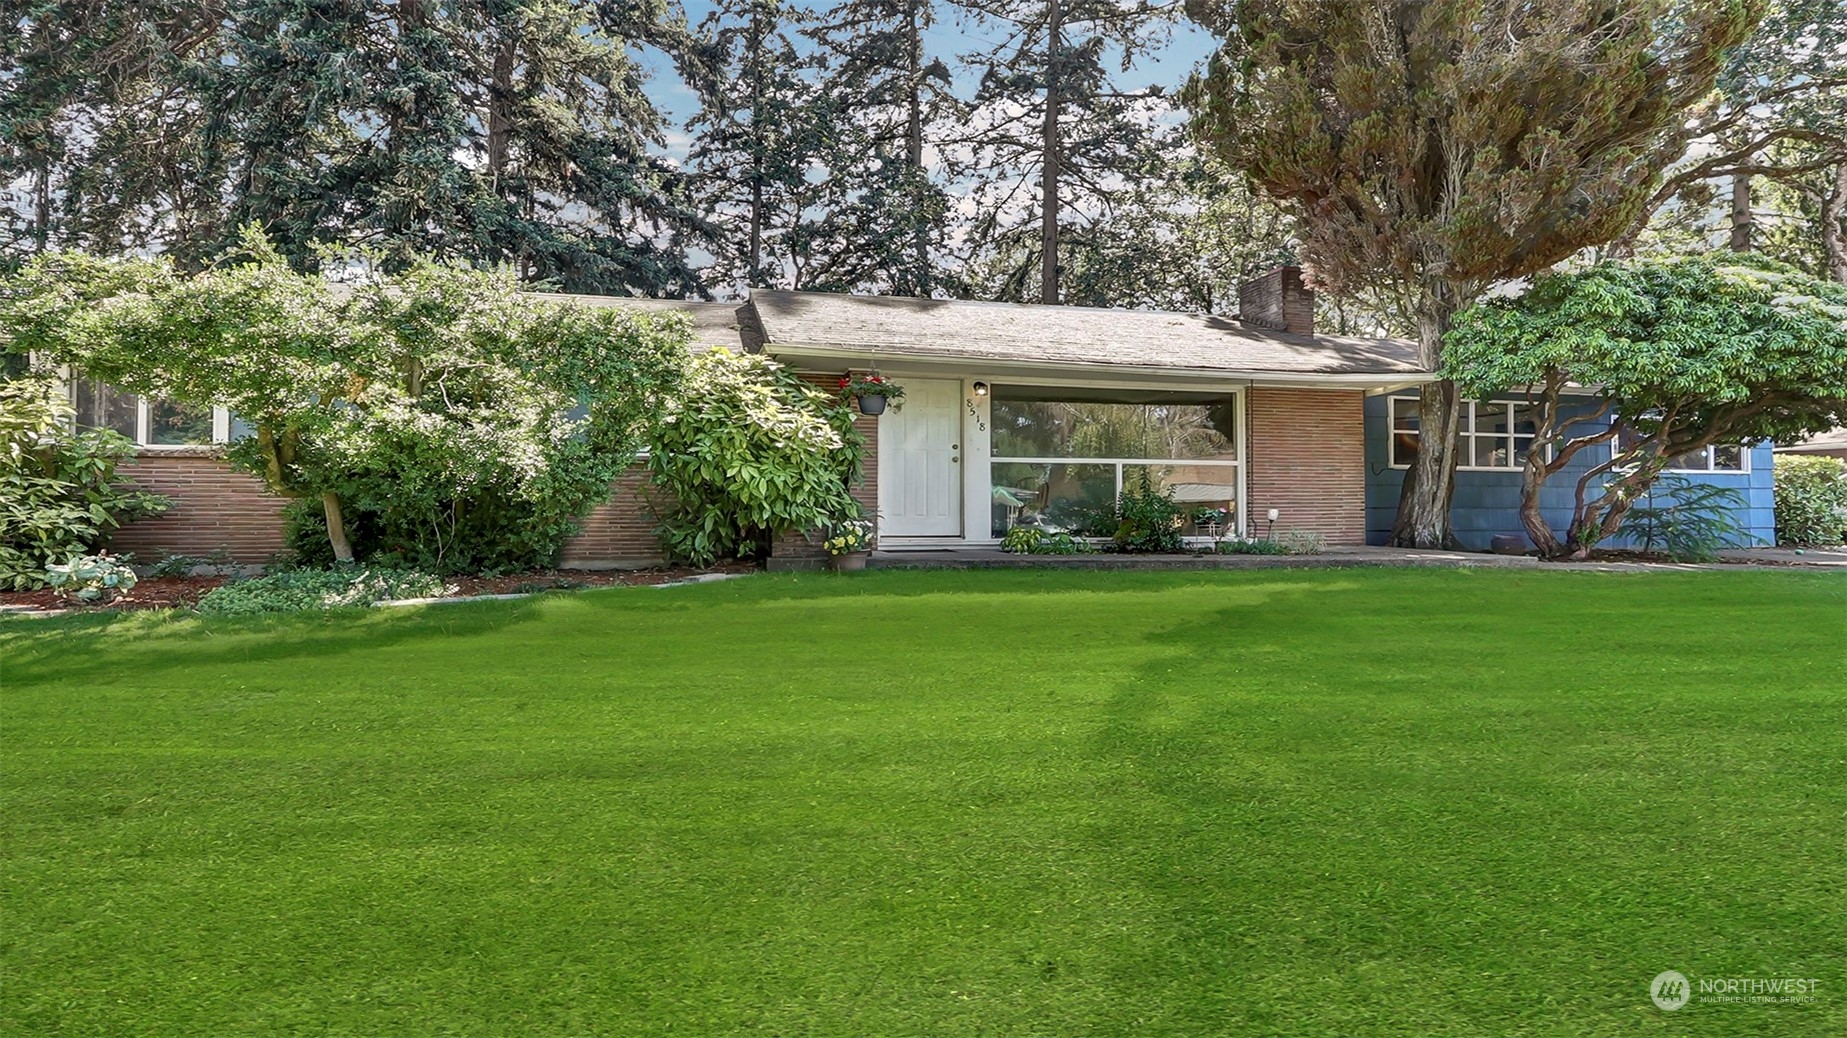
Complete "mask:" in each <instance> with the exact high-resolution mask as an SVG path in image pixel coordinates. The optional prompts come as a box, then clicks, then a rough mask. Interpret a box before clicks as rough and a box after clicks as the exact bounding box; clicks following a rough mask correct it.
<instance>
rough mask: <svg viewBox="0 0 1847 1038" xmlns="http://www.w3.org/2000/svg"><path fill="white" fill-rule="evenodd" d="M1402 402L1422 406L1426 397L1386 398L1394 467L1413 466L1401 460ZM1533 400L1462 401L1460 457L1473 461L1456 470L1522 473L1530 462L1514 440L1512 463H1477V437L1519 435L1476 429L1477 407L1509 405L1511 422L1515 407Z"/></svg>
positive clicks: (1458, 436)
mask: <svg viewBox="0 0 1847 1038" xmlns="http://www.w3.org/2000/svg"><path fill="white" fill-rule="evenodd" d="M1399 401H1404V402H1406V403H1410V404H1415V405H1418V406H1422V404H1423V399H1422V398H1421V397H1415V396H1391V397H1387V398H1386V407H1385V433H1386V437H1385V453H1386V458H1385V460H1386V463H1387V467H1389V468H1394V469H1409V468H1410V467H1411V463H1410V462H1408V461H1404V462H1401V461H1399V460H1398V403H1399ZM1530 403H1531V402H1530V401H1527V400H1515V399H1512V398H1502V399H1494V400H1464V401H1462V402H1461V407H1462V414H1461V417H1460V420H1459V422H1458V425H1460V427H1461V428H1460V429H1458V430H1457V433H1456V440H1457V443H1456V449H1457V451H1458V458H1459V459H1465V458H1466V459H1468V460H1469V463H1468V464H1463V463H1461V461H1460V460H1459V461H1458V463H1457V465H1456V470H1457V471H1458V472H1518V471H1520V470H1521V469H1522V468H1525V467H1526V463H1525V462H1523V461H1520V460H1518V455H1519V451H1518V450H1517V449H1514V445H1513V444H1511V443H1510V444H1509V450H1508V453H1507V461H1508V464H1506V465H1476V464H1474V463H1473V462H1474V458H1475V442H1474V441H1475V439H1476V437H1482V438H1484V439H1492V440H1498V439H1501V438H1503V437H1508V438H1513V437H1514V436H1515V434H1514V432H1513V431H1512V430H1511V429H1509V430H1508V431H1507V432H1504V433H1478V432H1476V431H1475V409H1476V408H1477V407H1480V406H1481V405H1483V404H1486V405H1488V406H1490V407H1505V408H1508V409H1509V410H1508V419H1509V424H1511V422H1512V418H1513V411H1512V408H1515V407H1521V406H1530ZM1418 421H1419V428H1420V429H1421V428H1422V427H1423V426H1422V422H1423V419H1422V417H1421V416H1420V417H1419V419H1418ZM1538 439H1539V438H1538V437H1537V436H1535V437H1533V440H1534V442H1535V443H1537V442H1538ZM1546 449H1547V451H1550V450H1551V447H1550V446H1548V447H1547V448H1546Z"/></svg>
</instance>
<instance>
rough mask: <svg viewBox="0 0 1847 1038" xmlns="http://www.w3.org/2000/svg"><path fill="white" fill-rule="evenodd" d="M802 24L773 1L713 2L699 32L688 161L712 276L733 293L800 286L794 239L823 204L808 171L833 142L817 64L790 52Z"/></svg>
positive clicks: (801, 256) (800, 16)
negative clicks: (711, 225)
mask: <svg viewBox="0 0 1847 1038" xmlns="http://www.w3.org/2000/svg"><path fill="white" fill-rule="evenodd" d="M805 20H806V15H805V14H804V12H802V11H801V10H799V9H797V8H792V7H790V6H788V5H786V4H784V3H783V2H782V0H722V2H720V3H719V4H718V5H717V6H716V7H714V8H713V10H712V12H711V14H709V15H708V16H707V17H706V19H705V20H704V21H703V22H702V23H700V26H699V34H700V37H701V43H700V51H699V53H700V61H699V64H698V66H697V67H698V70H699V74H698V77H697V79H696V85H697V87H698V89H699V93H700V95H701V99H702V101H703V104H702V106H701V108H700V111H699V112H698V113H697V114H696V115H695V116H694V117H693V118H692V119H691V120H690V121H689V122H688V125H687V128H688V129H689V130H691V131H692V132H693V135H694V136H693V141H692V146H691V149H690V152H689V155H688V158H689V159H690V160H691V162H692V165H693V169H694V170H695V172H696V180H697V188H696V195H697V197H698V200H699V203H700V204H701V206H703V207H704V209H705V211H706V212H707V213H710V214H712V216H713V219H714V221H715V222H716V224H717V226H718V236H717V239H716V241H715V243H714V250H713V251H714V257H713V268H712V274H713V278H714V280H715V281H717V282H720V283H725V284H729V285H731V286H733V287H736V288H740V289H741V288H750V287H760V288H790V287H798V286H799V287H805V286H802V284H801V283H802V280H803V277H802V267H803V265H804V262H805V260H806V259H807V257H806V255H805V250H801V249H798V247H797V242H798V239H799V237H800V234H801V229H802V227H803V225H804V224H805V223H806V222H807V221H808V220H809V219H811V218H812V215H813V214H814V212H815V211H816V209H817V207H820V206H823V205H824V204H825V197H824V195H825V192H824V191H823V190H822V188H821V187H820V185H819V184H818V183H817V178H816V177H815V176H814V175H813V174H814V172H815V171H817V170H819V169H821V168H824V166H825V163H826V162H827V160H828V159H829V158H830V157H831V152H832V145H833V143H834V141H835V138H836V132H835V115H836V113H835V111H834V107H833V105H832V104H831V103H830V101H829V99H828V98H826V97H825V96H823V95H822V94H821V92H820V91H819V90H818V89H817V88H816V86H815V81H814V79H815V77H814V73H815V71H816V69H817V67H818V65H817V62H816V60H815V58H814V57H813V55H811V54H804V53H802V52H801V51H800V49H799V47H798V40H799V39H800V37H799V36H798V35H797V33H798V31H799V28H800V26H801V24H802V23H803V21H805Z"/></svg>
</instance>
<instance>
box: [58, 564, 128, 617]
mask: <svg viewBox="0 0 1847 1038" xmlns="http://www.w3.org/2000/svg"><path fill="white" fill-rule="evenodd" d="M45 583H46V585H47V586H49V587H51V588H54V589H56V591H57V592H58V594H59V596H61V597H63V598H68V599H72V600H74V601H78V602H82V603H84V604H85V605H91V604H97V603H102V602H107V601H109V600H110V599H113V598H115V597H116V596H117V595H119V594H121V593H122V592H124V591H128V590H130V589H132V588H133V587H134V586H135V585H136V584H137V583H139V581H138V580H137V579H136V577H135V571H134V568H133V567H131V566H130V565H128V563H126V562H122V561H121V560H119V559H116V558H114V557H112V556H109V555H78V556H76V557H74V558H72V559H71V560H69V561H68V562H59V563H53V564H52V565H50V566H47V567H45Z"/></svg>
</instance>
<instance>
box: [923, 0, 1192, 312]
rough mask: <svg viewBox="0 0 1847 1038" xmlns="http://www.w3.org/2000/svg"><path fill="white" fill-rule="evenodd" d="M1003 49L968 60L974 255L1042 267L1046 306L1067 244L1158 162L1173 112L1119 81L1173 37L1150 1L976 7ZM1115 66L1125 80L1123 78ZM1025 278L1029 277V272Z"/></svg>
mask: <svg viewBox="0 0 1847 1038" xmlns="http://www.w3.org/2000/svg"><path fill="white" fill-rule="evenodd" d="M965 6H966V8H967V9H968V10H969V11H971V12H973V14H974V15H975V17H976V20H977V22H978V23H979V24H981V25H983V26H984V27H987V28H990V29H995V30H998V31H999V32H1000V33H1001V39H1000V42H998V43H997V44H995V45H994V46H992V47H991V48H989V49H988V50H986V51H984V52H982V53H980V54H977V55H974V56H972V57H971V58H969V59H968V61H969V63H970V64H971V65H972V66H973V67H974V68H976V69H977V70H979V72H980V82H979V85H978V86H977V88H976V91H975V106H976V116H975V119H974V120H973V124H972V126H971V128H970V132H969V133H968V134H967V135H966V136H964V137H963V138H961V139H960V140H959V141H958V142H957V144H958V146H959V150H960V151H961V152H962V154H963V158H962V162H961V166H962V172H963V173H965V174H966V175H967V176H969V177H971V178H972V179H973V180H974V182H975V184H976V188H975V191H974V193H973V200H974V204H975V206H976V209H977V211H978V214H979V215H978V216H977V217H976V218H975V221H974V223H973V226H972V227H971V228H970V230H969V244H970V247H971V249H972V250H973V251H974V252H975V253H976V254H977V255H979V254H980V253H981V252H984V251H988V252H993V253H998V254H1003V255H1005V254H1012V255H1017V256H1020V257H1022V258H1023V259H1024V260H1025V261H1026V262H1029V263H1032V264H1034V265H1036V266H1037V267H1038V272H1039V278H1038V281H1039V284H1038V293H1037V296H1038V301H1039V302H1042V303H1057V302H1059V301H1060V298H1061V293H1060V287H1059V278H1060V270H1061V262H1062V260H1061V254H1060V253H1061V238H1062V236H1063V235H1064V233H1065V231H1066V229H1067V227H1069V226H1077V227H1083V226H1087V225H1088V224H1090V223H1091V222H1092V221H1094V220H1095V219H1096V218H1097V216H1098V215H1099V214H1101V213H1102V212H1103V211H1105V210H1106V209H1108V208H1109V206H1110V205H1111V204H1112V203H1113V202H1114V200H1115V198H1116V197H1117V196H1118V195H1119V194H1121V193H1122V191H1123V189H1124V180H1125V178H1126V177H1129V176H1131V175H1133V173H1134V171H1135V170H1136V169H1138V168H1140V167H1142V166H1143V165H1144V164H1145V163H1146V161H1147V159H1148V149H1149V146H1150V142H1151V139H1152V134H1153V128H1154V124H1155V122H1156V120H1157V119H1158V117H1159V114H1160V113H1161V112H1162V111H1163V110H1164V109H1165V103H1164V102H1163V101H1160V100H1158V98H1159V94H1160V91H1159V90H1158V89H1153V88H1149V89H1142V90H1125V89H1123V88H1122V87H1121V86H1119V85H1118V83H1117V82H1116V74H1115V73H1121V72H1127V71H1128V70H1129V68H1130V66H1131V63H1132V61H1133V60H1134V59H1135V57H1137V56H1138V55H1140V54H1141V53H1143V52H1144V51H1146V50H1147V49H1149V48H1150V47H1151V46H1153V45H1154V44H1155V43H1156V42H1158V41H1159V40H1160V39H1162V38H1164V37H1165V35H1166V28H1167V26H1166V22H1165V20H1164V16H1163V15H1162V12H1161V9H1160V8H1157V7H1155V6H1153V5H1151V4H1148V3H1144V2H1141V0H1131V2H1128V3H1122V2H1119V0H965ZM1112 65H1113V66H1114V72H1113V71H1112ZM1021 273H1022V275H1023V274H1024V271H1021Z"/></svg>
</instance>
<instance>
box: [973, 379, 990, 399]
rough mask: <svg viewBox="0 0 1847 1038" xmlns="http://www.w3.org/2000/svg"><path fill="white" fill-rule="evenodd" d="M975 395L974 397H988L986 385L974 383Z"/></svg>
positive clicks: (984, 383)
mask: <svg viewBox="0 0 1847 1038" xmlns="http://www.w3.org/2000/svg"><path fill="white" fill-rule="evenodd" d="M975 395H976V396H987V395H988V384H987V383H986V382H977V383H975Z"/></svg>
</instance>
